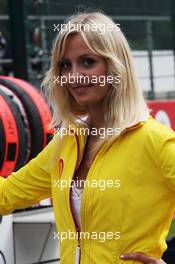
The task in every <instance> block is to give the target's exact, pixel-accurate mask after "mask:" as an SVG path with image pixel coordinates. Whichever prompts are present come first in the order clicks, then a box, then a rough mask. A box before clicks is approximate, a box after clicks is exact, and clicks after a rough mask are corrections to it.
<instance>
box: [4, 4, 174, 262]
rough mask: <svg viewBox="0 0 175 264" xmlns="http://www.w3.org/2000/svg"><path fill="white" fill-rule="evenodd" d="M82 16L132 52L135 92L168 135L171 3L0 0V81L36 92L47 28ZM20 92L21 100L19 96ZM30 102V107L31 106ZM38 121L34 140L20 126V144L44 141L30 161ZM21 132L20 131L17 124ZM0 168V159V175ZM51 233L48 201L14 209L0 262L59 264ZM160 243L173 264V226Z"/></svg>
mask: <svg viewBox="0 0 175 264" xmlns="http://www.w3.org/2000/svg"><path fill="white" fill-rule="evenodd" d="M86 10H87V11H98V10H102V11H103V12H105V13H106V14H107V15H109V16H110V17H111V18H113V20H114V21H115V22H116V23H117V24H120V28H121V30H122V31H123V33H124V34H125V35H126V37H127V39H128V42H129V44H130V47H131V49H132V54H133V57H134V63H135V67H136V71H137V74H138V78H139V81H140V84H141V88H142V89H143V93H144V96H145V98H146V99H147V100H148V104H150V106H151V108H152V109H153V115H154V116H155V118H156V119H157V120H159V121H160V122H162V123H164V124H166V125H168V126H170V127H172V128H173V129H175V0H166V1H165V0H122V1H119V0H115V1H114V0H103V1H99V0H89V1H88V3H87V1H83V0H81V1H78V0H72V1H63V0H0V75H2V76H9V77H10V78H11V77H15V78H19V79H22V80H25V81H26V82H28V83H30V84H31V85H32V87H36V88H37V89H36V90H40V84H41V81H42V79H43V76H44V73H45V72H46V70H48V69H49V65H50V55H51V47H52V42H53V40H54V38H55V36H56V34H57V32H58V31H57V30H54V29H55V27H56V26H57V25H58V24H63V23H64V20H65V19H66V18H67V17H68V16H70V15H72V14H73V13H76V12H78V11H86ZM0 79H1V81H0V83H1V84H2V85H4V86H6V87H8V89H11V90H13V92H14V91H15V93H17V91H19V89H23V88H24V87H27V88H26V89H28V90H30V89H31V91H32V92H31V94H32V93H33V90H32V89H33V88H32V87H31V86H30V87H28V86H26V83H19V82H18V81H17V80H16V79H13V78H12V79H8V80H5V81H4V80H3V78H0ZM20 85H21V87H20ZM23 86H24V87H23ZM22 87H23V88H22ZM0 90H2V91H3V93H5V95H4V96H7V95H8V97H10V98H12V97H13V96H14V97H15V95H12V94H11V93H9V92H7V90H6V88H3V87H1V89H0ZM24 90H25V89H24ZM24 90H23V92H22V97H21V98H22V99H20V100H21V101H22V100H24V99H25V98H26V95H25V96H23V93H24ZM25 92H27V90H25ZM4 98H6V97H4ZM31 98H32V99H31ZM31 98H30V99H31V100H33V101H34V98H33V97H32V96H31ZM6 99H7V101H8V98H6ZM14 101H15V100H14ZM35 103H36V104H37V102H32V107H34V106H33V104H35ZM42 103H43V102H42ZM0 104H1V105H0V107H1V106H2V103H1V102H0ZM24 104H28V105H27V106H28V107H29V109H27V110H26V112H27V111H29V110H30V109H31V102H28V101H27V102H26V101H25V102H24ZM37 107H38V106H36V108H37ZM40 108H41V107H40ZM38 109H39V107H38ZM42 109H43V107H42ZM0 111H3V107H2V108H1V109H0ZM32 111H33V115H34V117H33V119H32V121H31V123H34V124H38V121H37V122H36V120H38V119H36V118H39V117H36V111H35V109H34V108H32ZM47 111H48V109H47ZM38 112H39V110H38ZM34 113H35V114H34ZM31 115H32V113H30V118H31ZM48 115H49V113H48ZM17 119H18V118H17ZM23 119H24V118H23ZM41 119H42V118H41ZM33 120H34V121H33ZM48 120H50V115H49V118H48ZM48 120H47V121H48ZM0 121H1V113H0ZM2 121H3V118H2ZM29 121H30V120H29ZM41 121H42V120H41ZM4 122H5V121H4ZM18 122H19V119H18ZM2 123H3V122H2ZM46 123H47V122H46ZM46 123H45V120H44V121H43V123H42V122H41V132H40V134H38V133H39V132H38V127H37V128H33V129H34V133H33V134H32V135H30V131H28V130H29V129H27V128H26V131H27V132H26V133H25V135H24V136H26V138H27V139H26V141H27V140H29V139H30V140H31V139H32V137H33V138H34V145H37V144H39V143H38V141H37V142H36V135H38V138H41V134H42V133H43V134H42V135H43V138H44V137H45V141H44V139H43V141H42V142H40V145H39V146H38V149H36V150H35V149H34V150H33V156H35V155H36V154H37V153H38V152H39V151H40V150H41V149H42V148H43V147H44V146H45V145H46V144H47V143H48V141H49V140H50V138H51V137H50V135H52V134H53V131H50V132H49V133H48V131H44V132H42V127H44V126H45V125H46ZM29 125H30V124H29ZM23 126H26V127H27V125H26V124H24V122H23ZM38 126H39V125H38ZM1 127H3V126H1V123H0V128H1ZM35 130H37V131H35ZM44 133H45V134H44ZM1 136H2V135H1ZM43 142H44V143H43ZM1 143H2V144H1ZM35 143H36V144H35ZM23 144H26V143H25V142H23ZM20 145H22V143H21V144H20ZM35 147H36V146H35ZM3 148H4V145H3V142H0V151H1V153H2V149H3ZM9 149H10V148H9ZM10 150H11V149H10ZM29 152H30V151H26V153H23V157H25V159H24V161H22V158H21V160H20V162H18V166H16V167H15V164H16V163H14V169H18V168H19V167H20V166H22V165H23V164H25V162H27V160H29V159H30V158H32V157H33V156H32V155H31V153H29ZM1 156H3V155H1ZM15 162H16V161H15ZM2 165H3V159H2V157H0V170H1V169H2V168H1V166H2ZM6 175H7V173H5V172H4V176H6ZM155 213H156V211H155ZM54 232H56V229H55V223H54V217H53V212H52V201H43V202H41V203H38V204H37V205H36V206H34V207H32V208H29V209H28V210H26V211H24V210H22V211H21V210H19V211H15V213H14V214H13V215H10V216H5V217H3V218H0V264H4V263H8V264H15V263H17V264H29V263H30V264H31V263H51V262H52V263H59V250H58V248H59V245H58V243H57V242H58V241H56V240H54V239H53V233H54ZM24 234H25V236H24ZM167 243H168V250H167V251H166V252H165V254H164V257H163V258H164V260H165V261H166V262H167V264H175V221H173V222H172V225H171V230H170V232H169V235H168V239H167Z"/></svg>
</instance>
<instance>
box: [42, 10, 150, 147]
mask: <svg viewBox="0 0 175 264" xmlns="http://www.w3.org/2000/svg"><path fill="white" fill-rule="evenodd" d="M66 23H67V24H65V28H64V31H62V32H61V31H60V32H59V33H58V34H57V36H56V39H55V41H54V44H53V49H52V59H51V66H50V69H49V71H48V72H47V73H46V76H45V78H44V81H43V84H42V86H43V88H44V90H45V92H46V94H47V98H48V101H49V104H50V105H51V107H52V109H53V122H52V125H53V126H57V125H59V122H60V119H61V120H63V121H64V124H66V125H69V124H73V125H75V126H76V127H87V123H85V122H84V121H83V117H87V116H88V112H87V108H86V107H84V106H80V105H78V103H77V102H76V101H75V100H74V98H73V97H72V96H71V95H70V93H69V92H68V90H67V89H63V88H62V87H61V86H60V85H59V83H58V82H54V78H55V77H54V76H59V75H60V69H59V62H60V60H61V58H62V56H63V53H64V49H65V43H66V40H67V38H68V37H69V36H70V34H76V33H77V32H78V33H79V34H81V36H82V38H83V40H84V41H85V44H86V45H87V46H88V47H89V49H90V50H92V52H94V53H95V54H97V55H99V56H102V57H104V58H105V60H106V62H107V68H108V75H110V76H113V78H114V77H115V76H120V83H119V84H116V83H112V84H111V88H110V89H109V92H108V93H107V95H106V97H105V98H104V100H103V107H104V122H105V124H104V126H105V127H106V128H108V127H112V128H120V133H122V132H124V131H125V129H126V128H127V127H128V126H130V124H131V123H137V122H139V121H140V119H141V118H142V117H143V116H145V115H147V114H148V113H149V109H148V107H147V105H146V102H145V100H144V97H143V93H142V90H141V88H140V86H139V84H138V79H137V77H136V73H135V69H134V65H133V58H132V55H131V50H130V47H129V45H128V42H127V40H126V38H125V36H124V35H123V33H122V31H121V29H120V30H119V28H118V27H116V24H115V23H114V22H113V21H112V19H110V18H109V17H108V16H106V15H104V14H103V13H101V12H90V13H80V14H76V15H73V16H71V17H70V18H69V19H68V20H67V21H66ZM68 24H69V27H68ZM101 24H103V25H105V26H106V28H107V27H108V25H110V26H112V28H113V29H112V30H110V31H109V30H105V31H104V32H103V34H102V32H101V31H100V25H101ZM76 25H89V26H91V25H96V26H97V30H96V31H95V30H85V29H84V30H81V31H80V30H79V31H77V30H76V28H77V27H76ZM66 26H67V27H66ZM89 28H90V27H89ZM70 29H71V30H70ZM116 137H118V135H113V136H108V135H106V136H105V137H104V138H102V139H100V141H99V142H98V144H97V145H96V147H98V148H99V147H100V146H101V145H102V144H103V143H104V142H105V141H106V140H109V142H111V140H112V141H113V140H114V139H115V138H116Z"/></svg>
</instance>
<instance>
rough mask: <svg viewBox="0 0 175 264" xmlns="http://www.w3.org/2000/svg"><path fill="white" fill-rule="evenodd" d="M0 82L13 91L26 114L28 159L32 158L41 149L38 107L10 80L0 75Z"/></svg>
mask: <svg viewBox="0 0 175 264" xmlns="http://www.w3.org/2000/svg"><path fill="white" fill-rule="evenodd" d="M0 84H2V85H4V86H6V87H7V88H9V89H10V90H11V91H13V92H14V93H15V94H16V96H17V97H18V98H19V99H20V101H21V103H22V105H23V107H24V109H25V112H26V114H27V118H28V122H29V129H30V135H31V152H30V159H32V158H34V157H35V156H36V155H37V154H38V153H39V152H40V151H41V150H42V149H43V138H44V135H43V127H42V121H41V117H40V115H39V113H38V109H37V107H36V105H35V104H34V102H33V101H32V99H31V98H30V96H29V94H27V93H26V92H25V91H24V90H22V89H21V87H19V85H16V84H15V83H14V82H12V81H11V80H7V79H5V78H3V77H0Z"/></svg>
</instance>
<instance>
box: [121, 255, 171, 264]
mask: <svg viewBox="0 0 175 264" xmlns="http://www.w3.org/2000/svg"><path fill="white" fill-rule="evenodd" d="M120 259H122V260H136V261H138V262H140V263H144V264H166V263H165V262H164V261H163V260H162V259H155V258H152V257H149V256H146V255H145V254H143V253H139V252H136V253H126V254H122V255H121V256H120Z"/></svg>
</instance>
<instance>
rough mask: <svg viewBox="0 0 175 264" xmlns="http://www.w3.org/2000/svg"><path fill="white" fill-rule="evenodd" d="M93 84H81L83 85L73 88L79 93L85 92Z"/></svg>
mask: <svg viewBox="0 0 175 264" xmlns="http://www.w3.org/2000/svg"><path fill="white" fill-rule="evenodd" d="M92 86H93V85H92V84H90V85H81V86H76V87H73V88H72V90H73V91H74V92H75V93H77V94H84V93H86V92H87V91H88V90H89V88H91V87H92Z"/></svg>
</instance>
